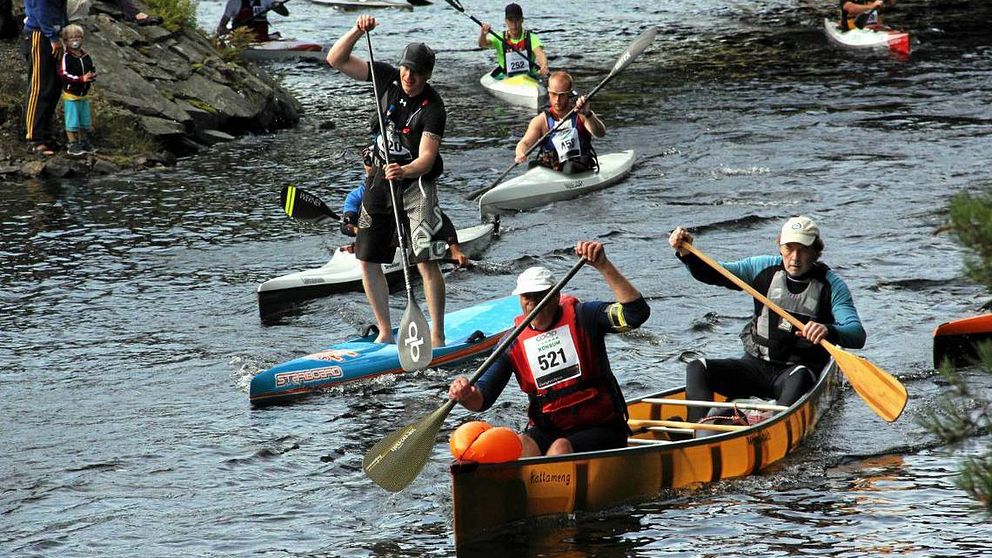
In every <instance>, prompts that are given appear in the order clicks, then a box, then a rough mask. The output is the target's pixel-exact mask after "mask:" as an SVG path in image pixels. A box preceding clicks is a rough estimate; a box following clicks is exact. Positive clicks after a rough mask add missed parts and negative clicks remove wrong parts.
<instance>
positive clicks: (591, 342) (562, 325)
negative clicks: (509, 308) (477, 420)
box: [448, 241, 651, 457]
mask: <svg viewBox="0 0 992 558" xmlns="http://www.w3.org/2000/svg"><path fill="white" fill-rule="evenodd" d="M575 253H576V255H578V256H579V257H581V258H585V259H586V261H588V262H589V265H591V266H593V267H594V268H596V270H598V271H599V273H600V274H601V275H602V276H603V279H604V280H605V281H606V285H607V286H608V287H609V288H610V290H611V291H612V292H613V297H614V299H615V300H616V301H615V302H603V301H589V302H579V300H578V299H577V298H575V297H573V296H570V295H563V294H561V293H558V294H556V295H555V297H554V298H553V299H551V300H550V301H549V303H548V304H547V305H546V306H545V307H544V308H542V309H541V311H540V312H539V313H538V314H537V316H536V317H535V318H534V320H533V321H532V322H531V323H530V324H529V325H528V326H527V327H526V328H525V329H524V330H523V332H522V333H521V334H520V336H519V337H517V338H516V339H514V340H513V342H512V343H510V346H509V347H508V348H507V350H506V351H505V352H503V353H502V354H501V355H500V356H499V357H498V358H497V359H496V360H495V361H494V362H493V364H492V365H491V366H490V367H489V368H487V369H486V371H485V372H483V374H482V376H481V377H480V378H479V381H478V382H476V384H475V385H472V384H470V383H469V381H468V380H467V379H466V378H465V377H464V376H459V377H457V378H455V380H454V381H453V382H452V383H451V386H450V387H449V389H448V397H449V398H450V399H453V400H455V401H458V402H459V403H461V405H462V406H463V407H465V408H466V409H468V410H470V411H484V410H486V409H488V408H490V407H492V405H493V403H495V402H496V399H497V398H498V397H499V395H500V393H502V392H503V389H504V388H505V387H506V384H507V382H509V380H510V376H511V375H513V376H516V378H517V384H518V385H519V386H520V389H521V390H522V391H523V392H524V393H526V394H527V397H528V398H529V399H530V404H529V405H528V407H527V416H528V418H529V421H528V425H527V429H526V430H525V431H524V432H523V433H522V434H520V435H519V436H520V441H521V444H522V445H523V452H522V456H523V457H533V456H536V455H562V454H566V453H574V452H579V451H596V450H602V449H612V448H621V447H624V446H626V445H627V436H628V435H629V432H630V431H629V430H628V428H627V417H626V414H627V406H626V404H625V403H624V398H623V393H622V392H621V391H620V385H619V384H618V383H617V378H616V376H614V374H613V370H612V369H611V368H610V360H609V358H608V356H607V353H606V341H605V337H606V334H608V333H621V332H624V331H628V330H631V329H636V328H638V327H640V325H641V324H643V323H644V322H645V321H646V320H647V319H648V317H649V316H650V315H651V307H650V306H648V303H647V302H646V301H645V300H644V297H643V296H641V293H640V292H639V291H638V290H637V288H636V287H634V285H632V284H631V283H630V281H629V280H627V278H626V277H624V275H623V274H622V273H621V272H620V270H618V269H617V268H616V267H615V266H614V265H613V262H611V261H610V260H609V259H607V257H606V251H605V250H604V248H603V245H602V244H601V243H599V242H593V241H580V242H578V243H577V244H576V245H575ZM556 284H557V281H555V278H554V276H553V275H552V273H551V271H550V270H548V269H547V268H545V267H541V266H535V267H531V268H528V269H526V270H524V272H523V273H521V274H520V276H519V277H517V286H516V288H515V289H514V290H513V294H515V295H518V296H519V297H520V309H521V310H522V311H523V314H521V315H519V316H517V318H516V320H515V324H516V325H519V324H520V323H522V322H523V319H524V317H525V316H526V315H527V314H529V313H530V312H531V311H532V310H533V309H534V308H536V307H537V305H538V303H539V302H540V301H541V300H542V299H543V298H544V297H545V296H546V295H547V294H548V292H549V291H550V290H551V289H552V288H553V287H554V286H555V285H556ZM507 335H509V334H507Z"/></svg>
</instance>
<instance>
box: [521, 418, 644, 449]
mask: <svg viewBox="0 0 992 558" xmlns="http://www.w3.org/2000/svg"><path fill="white" fill-rule="evenodd" d="M524 434H526V435H528V436H530V438H531V439H532V440H534V442H536V443H537V447H539V448H541V455H544V454H546V453H548V448H549V447H551V444H552V443H554V441H555V440H557V439H558V438H565V439H566V440H568V441H569V442H570V443H571V444H572V449H573V450H574V451H576V452H580V451H597V450H607V449H615V448H623V447H626V446H627V436H629V435H630V430H629V429H628V428H627V423H626V422H623V421H622V420H621V421H617V422H614V423H612V424H605V425H599V426H587V427H585V428H574V429H572V430H552V429H547V428H541V427H540V426H531V427H530V428H528V429H527V430H526V431H525V432H524Z"/></svg>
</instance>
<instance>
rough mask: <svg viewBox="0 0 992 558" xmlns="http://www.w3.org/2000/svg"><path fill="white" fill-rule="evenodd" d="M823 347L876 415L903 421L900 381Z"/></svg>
mask: <svg viewBox="0 0 992 558" xmlns="http://www.w3.org/2000/svg"><path fill="white" fill-rule="evenodd" d="M679 248H680V249H682V250H686V251H688V252H690V253H692V254H694V255H695V256H696V257H697V258H699V259H701V260H703V262H705V263H706V265H708V266H710V267H712V268H713V269H715V270H716V271H718V272H720V274H721V275H723V276H724V277H726V278H727V279H729V280H730V281H731V282H732V283H733V284H735V285H737V286H738V287H740V288H741V289H742V290H743V291H744V292H746V293H747V294H749V295H751V296H753V297H754V298H755V299H757V300H758V302H760V303H762V304H764V305H765V306H767V307H768V309H769V310H771V311H772V312H775V313H776V314H778V315H779V316H781V317H782V319H784V320H786V321H787V322H789V323H790V324H792V327H794V328H796V329H797V330H799V331H802V329H803V328H804V327H805V325H804V324H803V323H802V322H800V321H799V320H798V319H797V318H796V317H795V316H793V315H792V314H790V313H788V312H786V311H785V310H784V309H783V308H782V307H780V306H779V305H777V304H775V303H774V302H772V301H771V300H769V299H768V297H766V296H764V295H763V294H761V293H759V292H758V291H756V290H755V289H754V287H752V286H751V285H748V284H747V283H746V282H744V280H743V279H741V278H740V277H738V276H736V275H734V274H733V273H731V272H729V271H727V269H726V268H724V267H723V266H722V265H720V264H719V263H718V262H716V261H714V260H713V259H711V258H710V257H709V256H707V255H706V254H703V253H702V252H700V251H699V250H698V249H697V248H696V247H695V246H693V245H692V244H690V243H688V242H683V243H682V244H681V245H680V246H679ZM820 346H822V347H823V348H824V349H826V351H827V352H828V353H830V356H832V357H833V358H834V361H835V362H836V363H837V367H838V368H840V371H841V372H843V373H844V376H846V377H847V381H848V383H850V384H851V387H853V388H854V391H855V392H857V394H858V395H860V396H861V399H863V400H864V401H865V403H867V404H868V406H869V407H870V408H871V410H872V411H874V412H875V414H876V415H878V416H880V417H882V418H883V419H885V420H887V421H889V422H892V421H894V420H896V419H897V418H899V415H901V414H902V410H903V409H904V408H905V407H906V400H907V399H908V395H907V394H906V388H905V387H904V386H903V385H902V383H900V382H899V380H897V379H896V378H895V377H894V376H892V375H891V374H889V373H888V372H886V371H885V370H882V369H881V368H879V367H877V366H875V365H874V364H872V363H871V362H869V361H868V359H866V358H864V357H860V356H856V355H853V354H851V353H849V352H847V351H845V350H844V349H841V348H840V347H838V346H836V345H834V344H833V343H830V342H829V341H827V340H826V339H823V340H821V341H820Z"/></svg>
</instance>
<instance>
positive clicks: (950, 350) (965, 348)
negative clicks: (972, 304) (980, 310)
mask: <svg viewBox="0 0 992 558" xmlns="http://www.w3.org/2000/svg"><path fill="white" fill-rule="evenodd" d="M985 341H992V314H982V315H981V316H973V317H971V318H961V319H960V320H954V321H951V322H945V323H942V324H940V325H939V326H937V329H935V330H933V365H934V367H935V368H936V367H939V366H940V365H941V363H942V362H944V360H945V359H947V360H949V361H950V362H951V364H953V365H955V366H963V365H966V364H974V363H976V362H978V361H979V360H980V359H979V357H978V345H979V344H981V343H982V342H985Z"/></svg>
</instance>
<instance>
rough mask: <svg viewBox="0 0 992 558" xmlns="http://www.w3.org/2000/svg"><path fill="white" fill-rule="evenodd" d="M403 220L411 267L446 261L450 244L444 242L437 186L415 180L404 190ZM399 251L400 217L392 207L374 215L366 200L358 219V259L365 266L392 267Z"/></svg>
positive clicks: (356, 251) (356, 241) (356, 247)
mask: <svg viewBox="0 0 992 558" xmlns="http://www.w3.org/2000/svg"><path fill="white" fill-rule="evenodd" d="M387 187H388V186H387ZM376 209H379V208H376ZM400 220H401V222H402V224H403V229H404V231H405V235H404V239H403V242H404V244H406V247H407V258H408V261H409V262H410V263H420V262H426V261H430V260H439V259H441V258H443V257H444V254H445V251H446V250H447V243H446V242H445V241H444V238H442V236H443V235H442V230H441V225H442V223H441V209H440V208H439V207H438V204H437V187H436V186H435V185H434V183H433V182H430V181H428V180H414V181H413V182H412V183H411V184H410V185H409V186H408V187H407V188H406V190H404V192H403V209H402V210H401V211H400ZM398 247H399V239H398V237H397V234H396V216H395V215H393V211H392V208H391V207H389V208H388V212H382V211H381V210H380V211H376V212H370V211H369V209H368V208H367V207H366V204H365V202H364V200H363V202H362V208H361V211H360V213H359V215H358V234H357V235H356V236H355V257H356V258H358V259H359V260H361V261H363V262H375V263H381V264H388V263H392V261H393V258H394V257H395V256H396V248H398Z"/></svg>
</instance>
